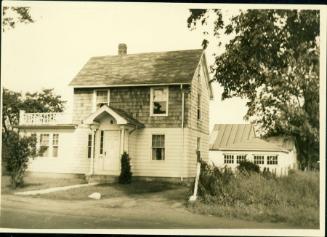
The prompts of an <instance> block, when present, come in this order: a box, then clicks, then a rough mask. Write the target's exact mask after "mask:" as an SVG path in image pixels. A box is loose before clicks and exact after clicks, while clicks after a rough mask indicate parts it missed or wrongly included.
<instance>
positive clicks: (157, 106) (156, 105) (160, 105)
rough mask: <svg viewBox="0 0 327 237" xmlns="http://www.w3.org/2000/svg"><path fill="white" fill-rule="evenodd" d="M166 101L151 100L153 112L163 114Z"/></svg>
mask: <svg viewBox="0 0 327 237" xmlns="http://www.w3.org/2000/svg"><path fill="white" fill-rule="evenodd" d="M166 103H167V102H166V101H160V102H153V114H165V113H166Z"/></svg>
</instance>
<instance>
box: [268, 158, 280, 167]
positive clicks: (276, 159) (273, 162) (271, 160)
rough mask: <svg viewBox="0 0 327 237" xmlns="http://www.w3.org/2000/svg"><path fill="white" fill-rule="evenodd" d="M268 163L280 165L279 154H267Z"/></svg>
mask: <svg viewBox="0 0 327 237" xmlns="http://www.w3.org/2000/svg"><path fill="white" fill-rule="evenodd" d="M267 165H278V156H267Z"/></svg>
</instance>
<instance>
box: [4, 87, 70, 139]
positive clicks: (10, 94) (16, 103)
mask: <svg viewBox="0 0 327 237" xmlns="http://www.w3.org/2000/svg"><path fill="white" fill-rule="evenodd" d="M2 98H3V104H2V131H3V133H6V132H8V131H10V130H12V128H13V126H16V125H18V120H19V111H20V110H24V111H25V112H27V113H37V112H62V111H63V109H64V104H65V101H63V100H62V99H61V96H60V95H56V94H54V92H53V89H43V90H42V91H41V92H34V93H30V92H27V93H25V94H22V93H21V92H15V91H11V90H8V89H6V88H3V94H2Z"/></svg>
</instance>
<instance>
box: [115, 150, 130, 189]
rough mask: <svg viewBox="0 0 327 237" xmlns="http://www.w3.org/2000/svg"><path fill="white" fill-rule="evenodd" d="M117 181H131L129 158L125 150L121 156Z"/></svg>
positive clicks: (122, 182)
mask: <svg viewBox="0 0 327 237" xmlns="http://www.w3.org/2000/svg"><path fill="white" fill-rule="evenodd" d="M118 181H119V183H121V184H129V183H131V182H132V172H131V165H130V158H129V155H128V154H127V153H126V152H124V153H123V155H122V157H121V172H120V176H119V179H118Z"/></svg>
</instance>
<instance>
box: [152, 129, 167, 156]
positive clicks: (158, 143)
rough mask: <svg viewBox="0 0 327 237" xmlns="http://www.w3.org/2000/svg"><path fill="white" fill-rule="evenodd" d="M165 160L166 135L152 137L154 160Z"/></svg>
mask: <svg viewBox="0 0 327 237" xmlns="http://www.w3.org/2000/svg"><path fill="white" fill-rule="evenodd" d="M164 159H165V135H152V160H164Z"/></svg>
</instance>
